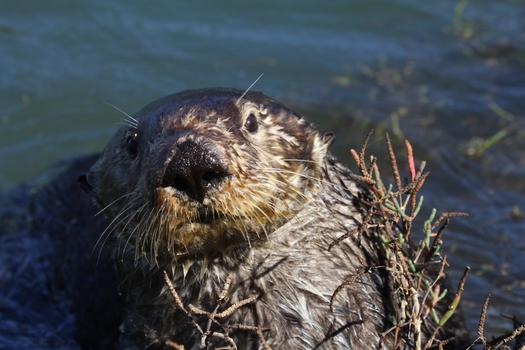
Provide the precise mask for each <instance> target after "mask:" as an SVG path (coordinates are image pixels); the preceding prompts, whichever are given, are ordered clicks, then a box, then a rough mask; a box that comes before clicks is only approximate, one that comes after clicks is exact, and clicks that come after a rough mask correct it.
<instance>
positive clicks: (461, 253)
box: [0, 0, 525, 333]
mask: <svg viewBox="0 0 525 350" xmlns="http://www.w3.org/2000/svg"><path fill="white" fill-rule="evenodd" d="M0 8H1V11H0V52H1V54H0V160H1V161H0V190H2V191H5V190H7V189H9V188H12V187H13V186H15V185H16V184H19V183H21V182H23V181H25V180H28V179H31V178H34V177H35V176H36V175H38V174H42V173H43V172H44V171H46V170H47V169H50V168H51V167H52V165H53V164H54V163H56V162H57V161H59V160H61V159H64V158H71V157H75V156H78V155H81V154H89V153H92V152H96V151H99V150H101V149H102V147H103V146H104V144H105V142H106V141H107V140H108V138H109V137H110V135H111V134H112V133H113V131H114V130H115V129H116V128H117V127H118V125H116V124H118V123H121V118H122V117H123V115H122V114H121V113H120V112H119V111H117V110H116V109H114V108H113V107H112V105H113V106H116V107H118V108H120V109H122V110H123V111H125V112H127V113H133V112H135V111H136V110H138V109H139V108H140V107H141V106H143V105H145V104H146V103H148V102H150V101H151V100H153V99H156V98H158V97H160V96H163V95H166V94H169V93H172V92H176V91H179V90H182V89H187V88H199V87H208V86H225V87H236V88H240V89H242V88H246V87H248V86H249V85H250V84H251V83H252V82H253V81H254V80H255V79H256V78H257V77H258V76H259V75H260V74H261V73H264V76H263V78H262V79H261V80H260V81H259V82H258V83H257V85H256V87H255V88H254V89H255V90H259V91H264V92H265V93H266V94H268V95H269V96H272V97H274V98H276V99H278V100H281V101H282V102H284V103H286V104H287V105H289V106H292V107H294V108H295V109H297V110H298V111H300V112H301V113H302V114H304V115H306V116H307V117H308V118H309V119H311V120H314V121H315V122H316V123H317V124H319V125H320V126H321V127H322V128H326V129H333V130H336V134H337V136H338V139H337V142H336V144H335V145H334V152H335V153H336V154H337V155H338V156H339V157H340V158H342V159H344V160H345V162H346V163H347V164H351V163H352V162H351V159H350V157H349V156H348V149H349V148H350V147H354V148H355V147H358V146H359V144H360V142H361V140H362V139H363V137H364V135H365V134H366V133H367V132H368V130H369V128H372V127H375V128H376V134H375V135H374V137H373V140H372V141H373V144H372V150H374V151H378V150H380V149H382V148H383V137H382V132H380V131H382V130H390V131H391V133H392V132H393V133H394V135H398V136H399V137H394V138H395V139H396V140H398V141H396V142H397V143H398V144H399V145H401V144H402V143H401V140H402V139H403V138H404V137H408V138H409V139H410V140H411V141H412V143H413V145H414V147H415V151H416V156H417V158H418V159H419V160H421V159H425V160H427V161H428V163H429V164H428V166H427V169H429V170H431V172H432V174H431V177H430V178H429V180H428V181H427V184H426V185H425V187H426V189H425V196H426V198H427V201H426V203H425V207H426V210H427V212H428V210H430V208H432V207H433V206H435V207H437V208H438V210H439V211H449V210H454V211H466V212H469V213H470V215H471V216H470V217H469V218H468V219H456V220H453V224H452V225H451V228H450V230H449V231H448V233H447V235H448V236H445V239H446V244H448V245H449V246H448V252H449V261H450V262H451V264H452V268H451V270H452V273H451V275H452V279H453V280H454V281H457V279H458V278H459V275H460V274H461V272H462V270H463V267H464V266H465V265H470V266H472V267H473V271H472V273H471V277H470V278H469V280H468V282H467V286H466V290H465V293H464V298H463V306H464V309H465V312H466V314H467V318H468V320H469V326H470V328H471V329H472V330H475V328H476V325H477V317H478V314H479V310H480V308H481V304H482V301H483V299H484V297H485V295H486V294H487V293H492V294H493V299H492V301H491V304H490V305H491V307H490V309H489V313H490V318H489V321H488V324H487V327H488V330H489V332H494V333H496V332H501V331H502V330H508V329H509V327H510V323H509V322H508V321H504V320H503V319H502V318H501V317H499V314H500V313H502V312H507V313H515V314H517V315H518V316H519V317H521V319H522V321H525V310H524V309H523V307H522V305H523V304H524V302H525V280H524V279H523V275H524V273H525V258H524V253H525V243H524V242H525V217H524V215H523V212H524V211H525V196H524V194H525V176H524V175H525V154H524V152H525V2H524V1H522V0H521V1H520V0H514V1H513V0H498V1H496V0H492V1H491V0H486V1H476V2H468V1H460V2H455V1H415V0H414V1H409V0H405V1H403V0H395V1H392V0H390V1H377V0H375V1H367V2H348V1H330V2H324V3H323V4H322V5H320V4H319V2H316V1H306V0H305V1H300V2H299V1H295V2H291V1H290V2H282V1H265V2H264V3H262V2H261V3H255V2H249V3H248V2H242V1H221V2H204V1H194V2H192V3H191V4H190V3H187V2H172V1H158V2H156V3H155V6H149V5H146V4H143V3H130V2H126V1H113V2H102V1H76V2H74V3H71V2H66V1H55V2H52V3H48V2H40V1H24V2H21V1H3V2H2V4H1V5H0ZM501 130H504V132H506V135H505V136H504V137H503V139H501V140H500V141H498V142H496V143H495V144H494V145H492V146H490V147H488V148H487V149H486V150H485V151H484V152H483V153H481V154H480V155H478V156H475V157H471V156H468V154H469V153H476V152H475V151H476V139H487V138H489V137H491V136H493V135H495V134H496V133H497V132H498V131H501ZM478 144H479V143H478ZM478 149H479V148H478ZM48 178H49V176H48V175H44V176H41V177H40V180H41V181H47V180H48ZM513 209H514V215H512V213H513V211H512V210H513Z"/></svg>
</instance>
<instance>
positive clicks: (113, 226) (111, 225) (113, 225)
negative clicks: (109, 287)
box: [92, 194, 136, 256]
mask: <svg viewBox="0 0 525 350" xmlns="http://www.w3.org/2000/svg"><path fill="white" fill-rule="evenodd" d="M128 195H129V194H127V195H125V196H128ZM123 197H124V196H123ZM135 201H136V199H133V200H131V201H130V202H129V203H127V204H126V205H125V206H124V208H122V209H121V210H120V212H119V213H118V214H117V215H116V216H115V217H114V218H113V220H111V222H110V223H109V224H108V226H107V227H106V229H105V230H104V231H103V232H102V233H101V234H100V236H99V238H98V239H97V241H96V243H95V246H94V247H93V251H92V253H93V252H94V251H95V248H96V247H97V245H98V244H99V243H100V241H101V240H102V237H104V236H105V237H106V238H104V241H103V243H102V245H101V246H100V249H101V250H102V248H103V247H104V244H105V243H106V241H107V239H108V238H109V236H110V235H111V233H112V232H113V231H114V230H115V229H116V228H117V227H118V225H119V224H120V223H121V222H122V219H121V216H122V215H123V214H124V213H125V212H126V211H128V210H129V209H131V208H132V207H133V205H134V203H135ZM106 208H107V207H106ZM117 220H119V222H118V223H117ZM110 228H111V230H110V231H108V230H109V229H110ZM99 256H100V253H99Z"/></svg>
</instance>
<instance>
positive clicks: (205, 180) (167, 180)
mask: <svg viewBox="0 0 525 350" xmlns="http://www.w3.org/2000/svg"><path fill="white" fill-rule="evenodd" d="M229 175H230V174H229V172H228V167H227V166H226V165H225V164H224V162H223V161H222V160H221V157H220V156H219V155H218V151H217V150H216V149H214V147H212V146H210V145H202V144H199V143H196V142H194V141H191V140H187V141H184V142H182V143H180V144H177V145H176V146H175V148H174V156H173V158H172V159H171V161H170V162H169V163H168V165H167V166H166V170H165V172H164V176H163V178H162V183H161V186H162V187H172V188H174V189H176V190H178V191H180V192H183V193H185V194H186V195H188V196H189V197H190V198H192V199H194V200H196V201H199V202H201V203H202V202H203V201H204V198H205V197H206V194H207V192H208V191H209V190H210V189H212V188H213V187H215V186H217V185H218V184H219V183H220V182H222V181H223V180H224V179H225V178H226V177H228V176H229Z"/></svg>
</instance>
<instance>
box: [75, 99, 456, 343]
mask: <svg viewBox="0 0 525 350" xmlns="http://www.w3.org/2000/svg"><path fill="white" fill-rule="evenodd" d="M241 94H242V92H241V91H237V90H229V89H205V90H193V91H185V92H182V93H179V94H175V95H170V96H167V97H165V98H163V99H160V100H158V101H155V102H153V103H152V104H150V105H148V106H146V107H145V108H144V109H142V110H141V111H139V112H138V113H137V114H136V115H134V116H133V118H132V119H130V122H129V123H128V125H125V126H124V127H122V128H121V129H120V130H119V131H117V133H116V134H115V135H114V136H113V138H112V139H111V141H110V142H109V144H108V146H107V147H106V149H105V150H104V152H103V154H102V155H101V157H100V159H99V160H98V162H97V163H96V164H95V165H94V166H93V167H92V169H91V170H90V171H89V172H88V173H87V174H86V176H85V177H84V178H83V182H84V186H85V187H86V188H87V189H88V191H90V192H91V193H92V194H93V195H94V197H95V199H96V201H97V203H98V205H99V206H100V207H101V208H102V209H103V213H104V214H105V215H106V216H107V217H108V218H109V219H110V221H111V223H110V225H109V227H108V228H107V229H106V231H105V233H104V235H103V237H102V239H101V242H102V244H110V245H111V247H112V252H113V253H112V254H113V257H114V259H115V262H116V265H117V270H118V273H119V276H120V279H121V290H122V292H123V295H124V304H125V311H124V316H123V317H124V320H123V325H124V332H123V335H122V337H121V344H120V347H121V348H129V349H134V348H137V349H141V348H148V349H149V348H151V349H153V348H164V347H165V342H166V341H167V340H170V341H174V342H176V343H179V344H183V345H185V347H186V348H192V346H194V347H195V348H198V345H199V344H200V339H201V336H200V334H199V333H198V332H197V331H196V329H195V327H194V326H193V325H192V324H191V323H190V321H189V319H188V318H187V317H186V315H185V314H184V313H183V312H182V311H181V310H180V309H178V308H177V307H176V306H175V305H174V302H173V299H172V297H171V295H170V294H169V292H168V290H167V287H166V285H165V283H164V280H163V271H166V272H167V273H168V274H169V276H170V279H171V281H172V283H173V285H174V287H175V289H176V290H177V292H178V293H179V295H180V297H181V299H182V301H183V303H184V304H185V305H187V304H189V303H191V304H193V305H194V306H197V307H199V308H201V309H204V310H208V311H211V310H212V309H213V307H214V305H215V301H216V299H217V296H218V295H219V293H220V290H221V288H222V285H223V283H224V282H225V280H226V278H227V276H228V275H231V276H233V284H232V287H231V288H230V291H231V293H230V294H229V298H230V302H231V303H235V302H238V301H240V300H243V299H246V298H249V297H251V296H253V295H254V294H257V295H259V298H258V300H257V301H256V302H255V303H254V304H250V305H247V306H245V307H243V308H241V309H240V310H238V311H236V312H235V313H233V314H232V315H231V316H230V317H228V318H227V319H226V320H224V322H225V324H230V325H231V324H236V323H240V324H245V325H253V326H260V327H263V328H269V329H270V330H269V332H267V333H265V337H266V339H267V340H268V343H269V345H270V346H271V347H272V348H273V349H312V348H323V349H341V348H352V349H370V348H385V349H390V348H392V347H393V334H392V333H389V334H387V335H386V336H385V337H382V336H381V333H382V332H385V331H386V330H387V329H388V328H389V327H390V326H391V324H390V323H389V321H388V320H389V308H388V302H389V298H390V297H391V296H390V295H388V286H387V285H386V284H385V283H386V282H385V281H386V278H385V273H386V272H385V271H382V270H381V269H374V270H372V272H371V273H368V274H365V275H364V276H362V277H360V278H359V279H358V280H357V281H356V282H355V283H352V284H350V285H349V286H348V287H346V288H345V289H344V291H343V292H342V293H341V294H340V295H339V296H338V299H337V301H336V303H335V308H334V311H333V312H330V310H329V300H330V297H331V295H332V293H333V292H334V290H335V289H336V288H337V287H338V286H339V285H340V284H341V283H342V281H344V280H346V279H348V278H350V277H351V276H353V275H355V274H356V272H357V271H358V270H359V269H360V268H362V264H363V263H365V264H367V265H369V266H375V265H378V264H379V258H378V253H377V247H376V246H375V243H374V242H375V239H374V238H373V234H374V233H373V231H370V232H368V233H366V234H365V235H364V236H362V237H361V240H360V241H356V240H355V237H354V238H353V239H352V238H351V239H347V240H345V241H343V242H342V243H341V244H340V245H339V246H337V247H335V248H334V249H333V250H331V251H328V250H327V247H328V245H329V244H330V243H331V242H332V241H333V240H334V239H336V238H337V237H339V236H340V235H342V234H343V233H346V232H348V231H350V230H352V229H353V228H355V227H356V225H358V224H359V223H360V222H361V220H362V217H363V212H362V209H363V204H362V199H363V196H366V191H365V190H363V189H362V188H360V187H358V186H357V185H356V183H355V182H354V181H352V180H350V176H349V174H350V172H349V171H348V170H347V169H346V168H345V167H343V166H342V165H341V164H339V163H338V162H337V161H336V160H335V159H334V158H333V157H332V156H331V155H330V154H329V153H328V147H329V146H330V144H331V142H332V138H333V136H332V135H331V134H323V133H321V132H319V131H318V130H317V129H316V128H315V127H314V126H312V125H311V124H310V123H308V122H307V121H306V120H305V119H303V118H302V117H300V116H298V115H296V114H294V113H293V112H292V111H290V110H288V109H287V108H286V107H284V106H282V105H280V104H279V103H277V102H275V101H273V100H271V99H269V98H268V97H266V96H264V95H263V94H261V93H254V92H249V93H247V94H246V96H245V97H244V98H242V99H240V98H239V96H241ZM250 114H251V115H255V117H256V118H257V122H258V128H257V130H256V131H255V132H251V131H248V130H247V129H246V127H245V122H246V119H247V118H248V116H249V115H250ZM130 139H133V140H134V141H136V145H138V146H137V150H138V153H137V154H136V155H135V156H130V152H129V151H127V144H128V143H129V140H130ZM187 140H191V141H193V142H195V143H197V144H199V145H204V147H208V148H209V149H210V154H209V155H206V156H210V157H212V158H213V160H214V161H217V162H221V163H222V164H225V165H226V167H227V168H228V171H229V176H228V177H227V178H226V179H224V180H223V181H222V182H221V183H220V184H215V185H213V186H210V188H209V189H208V191H207V192H206V196H205V197H204V198H203V200H202V202H199V201H195V200H192V199H190V198H189V197H188V196H187V195H186V194H185V193H182V192H181V191H179V190H176V189H174V188H171V187H162V186H160V184H161V182H162V178H163V176H164V171H166V168H167V164H168V163H169V162H170V161H171V160H172V159H173V157H177V151H176V150H175V149H174V148H173V145H176V144H180V143H182V142H184V141H187ZM423 328H424V329H426V328H425V327H423ZM426 332H427V333H426V334H425V336H429V332H430V331H428V330H426ZM453 333H454V330H451V331H450V332H449V333H447V331H445V332H444V335H451V334H453ZM231 336H232V338H233V339H234V340H235V342H236V344H237V346H238V347H239V348H242V349H258V348H260V347H261V344H260V342H259V340H258V338H257V336H256V335H255V334H254V333H250V332H245V331H235V332H233V334H232V335H231Z"/></svg>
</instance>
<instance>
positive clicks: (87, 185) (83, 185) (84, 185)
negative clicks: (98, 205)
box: [77, 173, 93, 194]
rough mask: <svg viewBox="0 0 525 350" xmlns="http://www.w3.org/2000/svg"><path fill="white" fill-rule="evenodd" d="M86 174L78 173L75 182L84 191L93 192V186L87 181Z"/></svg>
mask: <svg viewBox="0 0 525 350" xmlns="http://www.w3.org/2000/svg"><path fill="white" fill-rule="evenodd" d="M88 176H89V173H87V174H82V175H80V176H79V177H78V179H77V183H78V185H79V186H80V188H81V189H83V190H84V191H85V192H87V193H89V194H93V186H92V185H91V184H90V183H89V181H88Z"/></svg>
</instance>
